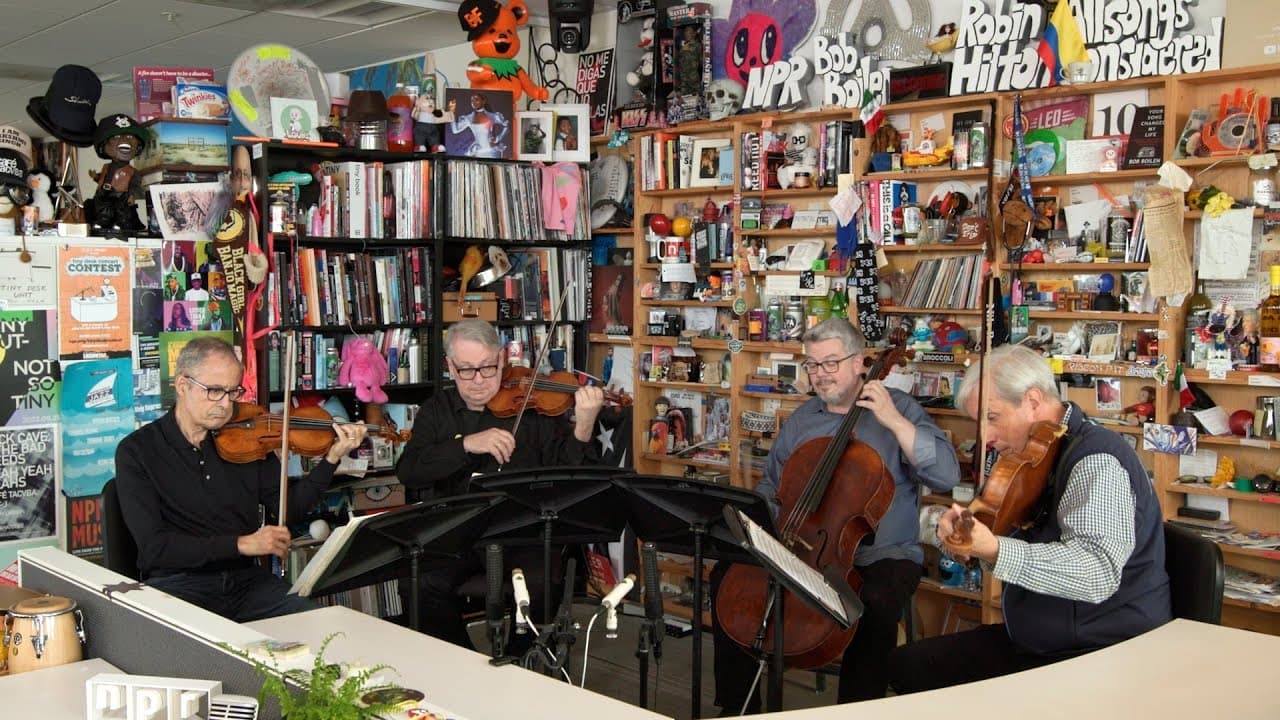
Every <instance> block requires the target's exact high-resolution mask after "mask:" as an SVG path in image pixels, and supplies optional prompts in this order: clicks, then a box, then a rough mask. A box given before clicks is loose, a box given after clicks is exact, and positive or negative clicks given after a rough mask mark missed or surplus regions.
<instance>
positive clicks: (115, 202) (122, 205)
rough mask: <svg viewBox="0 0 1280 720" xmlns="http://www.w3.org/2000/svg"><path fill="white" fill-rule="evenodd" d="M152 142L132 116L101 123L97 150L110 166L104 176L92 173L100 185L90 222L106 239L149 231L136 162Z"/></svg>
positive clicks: (99, 122)
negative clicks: (141, 211) (140, 211)
mask: <svg viewBox="0 0 1280 720" xmlns="http://www.w3.org/2000/svg"><path fill="white" fill-rule="evenodd" d="M150 141H151V131H149V130H147V129H146V128H144V127H142V126H141V125H139V124H138V121H137V120H134V119H133V118H131V117H129V116H128V115H124V114H122V113H116V114H114V115H108V116H107V117H104V118H102V119H101V120H99V121H98V130H97V132H96V133H95V135H94V142H93V147H94V149H95V150H97V151H98V157H100V158H103V159H104V160H108V161H109V162H108V163H107V164H106V165H103V166H102V170H101V171H100V172H98V173H96V174H95V173H92V172H90V177H92V178H93V179H94V180H96V181H97V183H98V190H97V192H95V193H94V195H93V209H92V212H91V213H90V219H91V220H92V222H93V225H94V227H95V228H96V229H97V231H98V232H100V233H102V234H103V235H111V236H128V235H138V234H140V233H142V232H143V231H144V230H145V228H146V226H145V225H144V224H143V223H142V222H141V221H140V220H139V219H138V205H137V199H138V198H140V197H142V184H141V182H140V178H138V176H137V173H136V171H135V169H134V167H133V159H134V158H135V157H137V156H138V154H139V153H140V152H141V151H142V150H143V148H145V147H146V146H147V143H148V142H150Z"/></svg>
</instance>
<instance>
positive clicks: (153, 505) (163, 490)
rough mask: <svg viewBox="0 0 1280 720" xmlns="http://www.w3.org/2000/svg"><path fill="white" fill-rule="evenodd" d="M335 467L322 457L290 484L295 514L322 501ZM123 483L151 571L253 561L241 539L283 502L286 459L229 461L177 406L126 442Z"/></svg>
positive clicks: (120, 469)
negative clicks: (189, 434) (195, 433)
mask: <svg viewBox="0 0 1280 720" xmlns="http://www.w3.org/2000/svg"><path fill="white" fill-rule="evenodd" d="M335 467H336V466H334V465H332V464H331V463H329V462H328V461H327V460H324V459H321V461H320V464H319V465H318V466H316V468H315V469H314V470H312V471H311V474H310V475H309V476H308V477H307V478H305V479H303V480H298V481H293V482H292V483H291V484H290V488H289V505H288V513H289V515H288V516H289V517H290V518H300V517H302V516H303V514H304V513H306V511H307V510H308V509H309V508H310V507H311V506H313V505H314V504H315V503H316V501H317V500H318V499H319V498H320V494H321V492H322V491H323V490H324V489H325V487H327V486H328V484H329V481H330V480H331V479H332V478H333V471H334V469H335ZM116 487H117V492H118V493H119V496H120V509H121V511H122V512H123V513H124V519H125V523H126V524H127V525H128V526H129V532H130V534H132V535H133V539H134V542H136V543H137V545H138V567H139V569H140V570H141V571H142V576H143V577H144V578H145V577H149V576H151V575H156V574H168V573H174V572H192V571H195V572H199V571H212V570H223V569H230V568H235V567H247V566H248V565H249V564H251V563H252V559H250V558H246V557H242V556H241V555H240V552H239V550H237V549H236V539H237V538H238V537H240V536H241V535H249V534H252V533H253V532H255V531H256V530H257V529H258V528H259V527H260V526H261V524H262V522H261V518H259V516H258V506H259V505H263V506H265V507H266V508H267V511H268V512H270V513H274V512H275V511H276V509H277V508H278V507H279V505H280V460H279V459H278V458H277V457H276V455H275V453H271V454H269V455H267V457H266V458H265V459H263V460H259V461H255V462H250V463H243V464H241V463H231V462H227V461H225V460H223V459H222V458H221V457H219V456H218V451H217V449H216V448H215V447H214V444H213V436H212V435H209V436H207V437H206V438H205V439H204V441H203V442H201V443H200V445H199V447H194V446H192V445H191V443H190V442H189V441H188V440H187V438H186V436H184V435H183V434H182V430H181V429H179V427H178V421H177V419H176V418H175V417H174V414H173V411H172V410H170V411H169V412H168V413H167V414H166V415H165V416H164V417H162V418H160V419H159V420H156V421H155V422H153V423H151V424H149V425H145V426H143V427H141V428H139V429H137V430H135V431H134V432H133V433H131V434H130V435H129V436H128V437H126V438H125V439H124V440H123V441H122V442H121V443H120V446H119V447H118V448H117V449H116Z"/></svg>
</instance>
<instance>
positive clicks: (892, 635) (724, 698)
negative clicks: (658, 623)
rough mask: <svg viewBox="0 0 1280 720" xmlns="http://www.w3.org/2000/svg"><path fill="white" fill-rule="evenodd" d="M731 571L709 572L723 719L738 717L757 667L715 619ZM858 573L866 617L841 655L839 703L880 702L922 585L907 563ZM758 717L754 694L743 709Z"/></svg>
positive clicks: (722, 567) (723, 566)
mask: <svg viewBox="0 0 1280 720" xmlns="http://www.w3.org/2000/svg"><path fill="white" fill-rule="evenodd" d="M730 565H731V563H723V562H722V563H717V564H716V566H715V568H714V569H713V570H712V571H711V597H712V603H711V607H712V622H713V630H712V633H713V641H714V647H715V663H714V665H715V683H716V704H717V705H719V706H720V707H721V708H723V710H724V712H725V713H726V714H730V715H736V714H738V711H739V710H740V709H741V708H742V706H743V703H744V702H746V701H747V699H748V698H747V690H748V689H749V688H750V686H751V679H752V677H753V676H754V675H755V672H756V668H757V666H758V663H757V661H756V659H755V658H753V657H752V656H751V655H750V654H749V653H748V652H747V651H746V650H744V649H743V648H742V647H741V646H739V645H738V644H737V643H735V642H734V641H733V640H731V639H730V638H729V636H728V635H726V634H725V633H724V632H723V631H722V630H721V629H720V623H719V621H718V620H716V618H715V596H716V592H717V591H718V588H719V585H720V581H721V579H723V577H724V574H725V572H726V571H727V570H728V568H729V566H730ZM858 572H859V574H861V575H862V590H861V592H860V593H859V595H860V597H861V598H862V603H863V605H864V606H865V607H866V611H865V612H864V613H863V615H862V619H861V620H859V621H858V628H857V630H855V631H854V634H853V640H851V641H850V642H849V647H848V648H846V649H845V652H844V657H843V659H842V660H841V663H840V687H839V691H838V692H837V695H836V697H837V699H838V700H839V702H842V703H845V702H855V701H858V700H872V699H875V698H881V697H884V694H885V688H886V686H887V684H888V680H889V678H888V673H887V672H886V671H885V660H886V658H888V656H889V652H890V651H891V650H893V648H894V647H895V646H896V645H897V644H898V621H899V620H900V619H901V618H902V612H903V610H904V609H905V608H906V607H907V603H908V602H909V601H910V599H911V595H912V593H914V592H915V590H916V586H917V585H919V584H920V574H921V567H920V565H919V564H918V563H916V562H913V561H911V560H880V561H879V562H874V563H872V564H870V565H868V566H866V567H859V568H858ZM791 602H799V601H798V600H791ZM762 682H763V681H762ZM759 711H760V693H759V691H758V690H757V692H756V693H755V694H754V695H753V696H752V697H751V698H750V702H749V703H747V712H749V713H754V712H759Z"/></svg>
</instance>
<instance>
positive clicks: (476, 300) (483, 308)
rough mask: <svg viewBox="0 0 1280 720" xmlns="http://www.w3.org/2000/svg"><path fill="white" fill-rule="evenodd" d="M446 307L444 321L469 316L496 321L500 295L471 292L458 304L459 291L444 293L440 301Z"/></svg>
mask: <svg viewBox="0 0 1280 720" xmlns="http://www.w3.org/2000/svg"><path fill="white" fill-rule="evenodd" d="M440 304H441V305H442V306H443V307H444V321H445V322H447V323H451V322H458V321H459V320H466V319H468V318H479V319H481V320H488V321H489V322H496V321H497V320H498V296H497V295H495V294H493V293H491V292H469V293H467V294H466V295H465V296H463V302H462V304H461V305H459V304H458V293H456V292H450V293H444V299H443V301H442V302H441V303H440Z"/></svg>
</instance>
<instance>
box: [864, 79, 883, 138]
mask: <svg viewBox="0 0 1280 720" xmlns="http://www.w3.org/2000/svg"><path fill="white" fill-rule="evenodd" d="M861 117H862V125H863V126H864V127H865V128H866V129H867V137H870V136H872V135H874V134H875V132H876V130H878V129H879V128H880V123H881V122H883V121H884V102H882V100H881V98H880V97H879V96H878V95H876V94H875V93H873V92H871V90H870V89H867V90H863V91H862V110H861Z"/></svg>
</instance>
